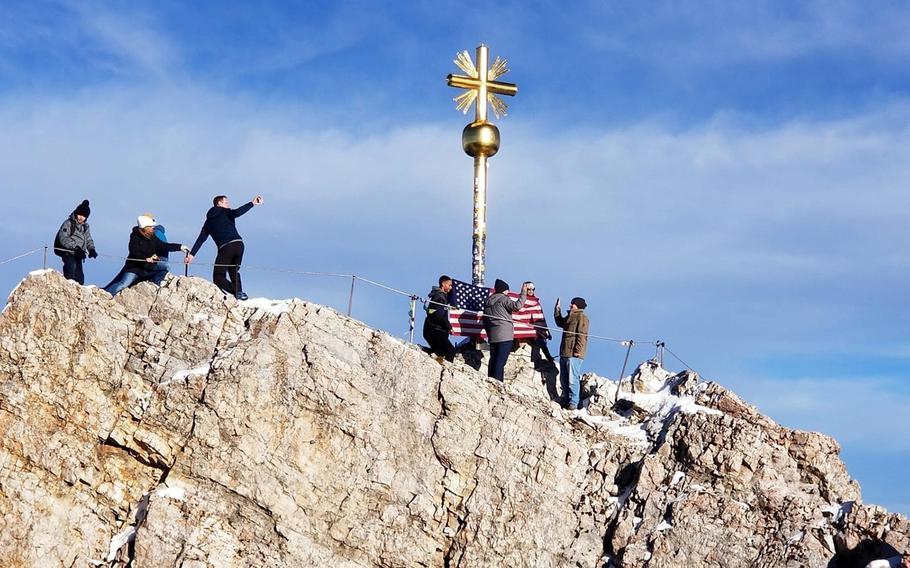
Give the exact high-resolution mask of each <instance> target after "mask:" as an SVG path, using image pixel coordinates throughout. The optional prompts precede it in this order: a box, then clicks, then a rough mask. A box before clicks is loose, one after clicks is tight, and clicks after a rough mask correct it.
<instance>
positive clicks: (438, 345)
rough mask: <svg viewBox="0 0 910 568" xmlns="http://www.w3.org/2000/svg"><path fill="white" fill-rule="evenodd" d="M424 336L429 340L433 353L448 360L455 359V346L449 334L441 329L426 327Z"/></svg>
mask: <svg viewBox="0 0 910 568" xmlns="http://www.w3.org/2000/svg"><path fill="white" fill-rule="evenodd" d="M423 338H424V339H426V340H427V344H428V345H429V346H430V350H431V351H432V352H433V355H438V356H440V357H445V358H446V361H448V362H450V363H451V362H452V361H454V360H455V346H454V345H452V342H451V341H449V334H448V333H447V332H445V331H442V330H441V329H424V330H423Z"/></svg>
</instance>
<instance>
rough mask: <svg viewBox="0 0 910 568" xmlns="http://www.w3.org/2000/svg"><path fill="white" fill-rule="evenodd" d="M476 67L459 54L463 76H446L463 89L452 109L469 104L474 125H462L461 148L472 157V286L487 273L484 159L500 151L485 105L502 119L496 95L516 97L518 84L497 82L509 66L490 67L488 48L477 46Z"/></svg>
mask: <svg viewBox="0 0 910 568" xmlns="http://www.w3.org/2000/svg"><path fill="white" fill-rule="evenodd" d="M476 55H477V57H476V61H477V64H476V65H475V64H474V62H473V61H471V55H470V54H469V53H468V52H467V51H462V52H461V53H459V54H458V55H457V56H456V57H455V65H457V66H458V67H459V68H460V69H461V70H462V71H464V72H465V73H466V75H451V74H450V75H448V76H447V77H446V82H447V83H448V85H449V86H450V87H455V88H457V89H466V91H465V92H464V93H461V94H460V95H458V96H457V97H455V103H456V104H455V108H456V109H457V110H460V111H462V112H463V113H465V114H467V112H468V109H469V108H471V104H473V103H475V102H476V103H477V104H476V105H475V107H474V122H472V123H471V124H469V125H467V126H465V128H464V131H463V132H462V133H461V145H462V147H463V148H464V151H465V153H466V154H467V155H469V156H471V157H472V158H474V232H473V236H472V242H473V246H472V251H471V252H472V263H471V275H472V283H473V284H474V285H475V286H483V283H484V277H485V273H486V242H487V158H490V157H492V156H493V155H494V154H496V152H498V151H499V129H498V128H496V126H495V125H494V124H491V123H490V122H487V103H489V105H490V106H491V107H493V114H495V115H496V118H501V117H503V116H505V114H506V110H507V109H508V105H506V103H504V102H503V101H502V99H500V98H499V97H498V96H496V95H508V96H510V97H511V96H515V95H516V94H517V93H518V85H516V84H514V83H506V82H503V81H497V80H496V79H498V78H499V77H501V76H503V75H505V74H506V73H508V71H509V69H508V67H507V65H508V63H507V62H506V60H505V59H502V58H500V57H497V58H496V60H495V61H493V65H490V64H489V63H490V60H489V52H488V50H487V46H485V45H483V44H481V45H480V46H478V47H477V52H476Z"/></svg>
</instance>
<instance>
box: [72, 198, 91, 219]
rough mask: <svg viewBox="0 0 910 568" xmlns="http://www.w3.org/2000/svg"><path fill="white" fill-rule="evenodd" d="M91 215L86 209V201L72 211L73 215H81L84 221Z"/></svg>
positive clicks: (89, 210) (87, 208)
mask: <svg viewBox="0 0 910 568" xmlns="http://www.w3.org/2000/svg"><path fill="white" fill-rule="evenodd" d="M91 214H92V210H91V209H89V207H88V199H86V200H85V201H83V202H82V203H80V204H79V206H78V207H76V209H75V210H74V211H73V215H82V216H83V217H85V218H86V219H88V216H89V215H91Z"/></svg>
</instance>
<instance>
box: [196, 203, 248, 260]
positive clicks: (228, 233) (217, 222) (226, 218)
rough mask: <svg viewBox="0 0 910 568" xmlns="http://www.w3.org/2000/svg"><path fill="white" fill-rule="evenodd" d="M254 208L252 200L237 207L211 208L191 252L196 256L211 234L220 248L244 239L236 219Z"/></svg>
mask: <svg viewBox="0 0 910 568" xmlns="http://www.w3.org/2000/svg"><path fill="white" fill-rule="evenodd" d="M252 208H253V202H252V201H251V202H249V203H247V204H246V205H242V206H240V207H238V208H237V209H228V208H227V207H217V206H216V207H212V208H211V209H209V212H208V213H206V215H205V223H204V224H203V225H202V230H201V231H199V238H197V239H196V244H194V245H193V249H192V250H191V251H190V254H191V255H193V256H196V253H197V252H199V249H200V248H201V247H202V244H203V243H204V242H205V240H206V239H207V238H209V235H211V237H212V240H214V241H215V245H216V246H217V247H218V248H221V247H223V246H224V245H226V244H228V243H230V242H233V241H240V240H242V239H241V238H240V233H238V232H237V227H236V226H235V225H234V219H236V218H237V217H240V216H241V215H243V214H244V213H246V212H247V211H249V210H250V209H252Z"/></svg>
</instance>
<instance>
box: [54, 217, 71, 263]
mask: <svg viewBox="0 0 910 568" xmlns="http://www.w3.org/2000/svg"><path fill="white" fill-rule="evenodd" d="M69 222H70V235H72V234H73V233H75V232H76V222H75V221H73V220H72V219H70V220H69ZM71 252H72V251H70V250H69V249H66V248H64V246H63V243H61V242H60V231H57V235H56V236H55V237H54V254H56V255H57V256H59V257H60V258H63V257H64V255H67V254H70V253H71Z"/></svg>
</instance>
